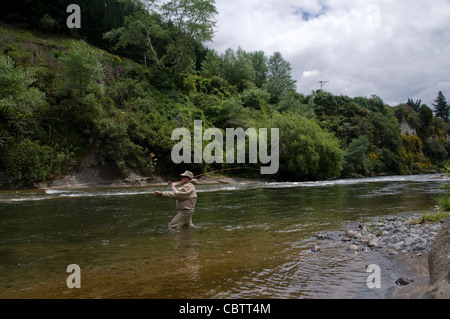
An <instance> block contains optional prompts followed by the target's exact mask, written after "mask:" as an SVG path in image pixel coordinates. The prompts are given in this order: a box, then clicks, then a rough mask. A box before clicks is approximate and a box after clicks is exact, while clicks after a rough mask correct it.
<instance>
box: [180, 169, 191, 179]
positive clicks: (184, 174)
mask: <svg viewBox="0 0 450 319" xmlns="http://www.w3.org/2000/svg"><path fill="white" fill-rule="evenodd" d="M181 176H183V177H189V178H190V179H194V174H192V173H191V172H189V171H186V172H184V173H183V174H181Z"/></svg>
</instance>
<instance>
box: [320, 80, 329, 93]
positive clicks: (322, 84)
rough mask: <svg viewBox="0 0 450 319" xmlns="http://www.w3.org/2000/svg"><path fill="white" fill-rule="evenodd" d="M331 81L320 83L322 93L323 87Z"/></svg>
mask: <svg viewBox="0 0 450 319" xmlns="http://www.w3.org/2000/svg"><path fill="white" fill-rule="evenodd" d="M329 82H330V81H319V84H320V90H321V91H322V90H323V86H324V85H325V84H327V83H329Z"/></svg>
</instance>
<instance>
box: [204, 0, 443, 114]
mask: <svg viewBox="0 0 450 319" xmlns="http://www.w3.org/2000/svg"><path fill="white" fill-rule="evenodd" d="M216 7H217V10H218V11H219V15H218V16H217V27H216V34H215V37H214V41H213V43H209V44H208V46H209V47H211V48H214V49H216V50H217V51H218V52H220V53H222V52H224V51H225V50H226V49H228V48H232V49H235V50H236V49H237V48H238V47H239V46H240V47H241V48H242V49H244V50H245V51H259V50H262V51H264V52H265V53H266V55H268V56H270V55H271V54H272V53H273V52H275V51H279V52H281V53H282V55H283V57H284V58H285V59H286V60H288V61H289V62H290V63H291V65H292V67H293V71H292V75H293V77H294V78H295V79H296V80H297V87H298V92H301V93H304V94H310V93H311V92H312V91H313V90H316V89H318V88H320V85H319V84H318V82H319V81H330V82H329V83H327V84H326V85H325V86H324V89H325V90H327V91H329V92H332V93H333V94H337V95H340V94H343V95H348V96H351V97H355V96H367V97H370V96H371V95H372V94H376V95H378V96H380V97H381V98H382V99H383V100H384V101H385V102H387V103H389V104H391V105H397V104H399V103H402V102H406V101H407V99H408V98H413V99H415V100H416V99H421V100H422V103H425V104H427V105H428V106H430V107H431V104H432V103H433V100H434V99H435V98H436V97H437V94H438V92H439V90H442V91H443V93H444V95H446V97H447V101H448V102H450V0H427V1H425V0H412V1H411V0H409V1H407V0H216Z"/></svg>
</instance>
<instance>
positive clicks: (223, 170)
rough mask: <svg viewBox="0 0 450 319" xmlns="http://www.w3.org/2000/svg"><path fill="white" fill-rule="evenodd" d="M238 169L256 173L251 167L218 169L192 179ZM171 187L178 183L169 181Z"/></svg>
mask: <svg viewBox="0 0 450 319" xmlns="http://www.w3.org/2000/svg"><path fill="white" fill-rule="evenodd" d="M240 169H252V170H255V171H258V169H257V168H253V167H233V168H225V169H219V170H217V171H212V172H206V173H203V174H199V175H195V176H193V178H198V177H202V176H205V175H208V174H214V173H220V172H227V171H234V170H240ZM172 185H173V186H177V185H178V182H172V181H169V186H172Z"/></svg>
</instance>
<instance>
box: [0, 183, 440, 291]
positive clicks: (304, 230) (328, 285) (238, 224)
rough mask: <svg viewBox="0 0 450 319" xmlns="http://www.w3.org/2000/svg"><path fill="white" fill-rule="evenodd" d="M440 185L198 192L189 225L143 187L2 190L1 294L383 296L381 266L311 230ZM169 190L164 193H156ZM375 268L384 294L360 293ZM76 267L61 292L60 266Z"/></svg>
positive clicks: (409, 201) (328, 228)
mask: <svg viewBox="0 0 450 319" xmlns="http://www.w3.org/2000/svg"><path fill="white" fill-rule="evenodd" d="M443 182H444V178H443V177H440V176H436V175H424V176H395V177H381V178H368V179H350V180H338V181H325V182H309V183H266V184H252V185H214V186H199V187H197V189H198V195H199V200H198V203H197V209H196V213H195V215H194V220H193V221H194V224H195V225H196V227H195V228H194V229H183V230H182V231H179V232H171V231H169V230H167V225H168V223H169V221H170V220H171V219H172V217H173V216H174V215H175V203H174V202H172V201H170V200H167V199H161V198H156V197H155V196H154V195H153V189H149V188H125V189H124V188H122V189H120V188H109V189H80V190H46V191H44V190H33V191H6V192H0V279H1V284H0V285H1V286H0V298H383V297H386V295H387V294H388V293H389V290H390V289H391V288H392V282H391V279H392V278H390V275H391V274H390V273H389V271H388V270H385V269H387V268H389V265H388V264H385V263H386V261H385V260H382V259H380V258H379V257H380V256H379V255H378V254H376V253H375V252H371V251H368V252H362V253H359V254H357V255H355V254H353V253H350V252H349V251H347V250H346V249H345V245H346V244H344V243H342V242H341V241H340V240H337V241H329V242H327V244H326V245H325V246H323V247H322V250H321V251H320V252H319V253H313V252H312V251H311V247H312V246H313V245H314V244H315V243H316V242H317V241H316V239H315V238H314V234H316V233H319V232H333V231H335V232H340V231H342V230H343V229H345V228H346V227H350V225H354V223H356V222H358V221H359V220H361V219H362V218H371V217H380V216H392V215H398V214H401V215H405V214H413V213H420V212H423V211H425V210H432V209H433V208H434V206H435V205H436V203H435V201H434V198H435V197H436V194H437V193H438V192H439V186H440V185H441V184H443ZM159 190H166V189H159ZM373 263H375V264H377V263H378V264H380V266H381V268H382V270H383V272H382V284H383V289H378V290H377V289H375V290H371V289H369V288H368V287H367V284H366V282H367V278H368V276H369V275H370V274H369V273H367V272H366V266H367V265H369V264H373ZM70 264H77V265H79V266H80V268H81V289H68V287H67V285H66V279H67V277H68V276H69V275H70V273H67V272H66V268H67V266H68V265H70Z"/></svg>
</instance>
